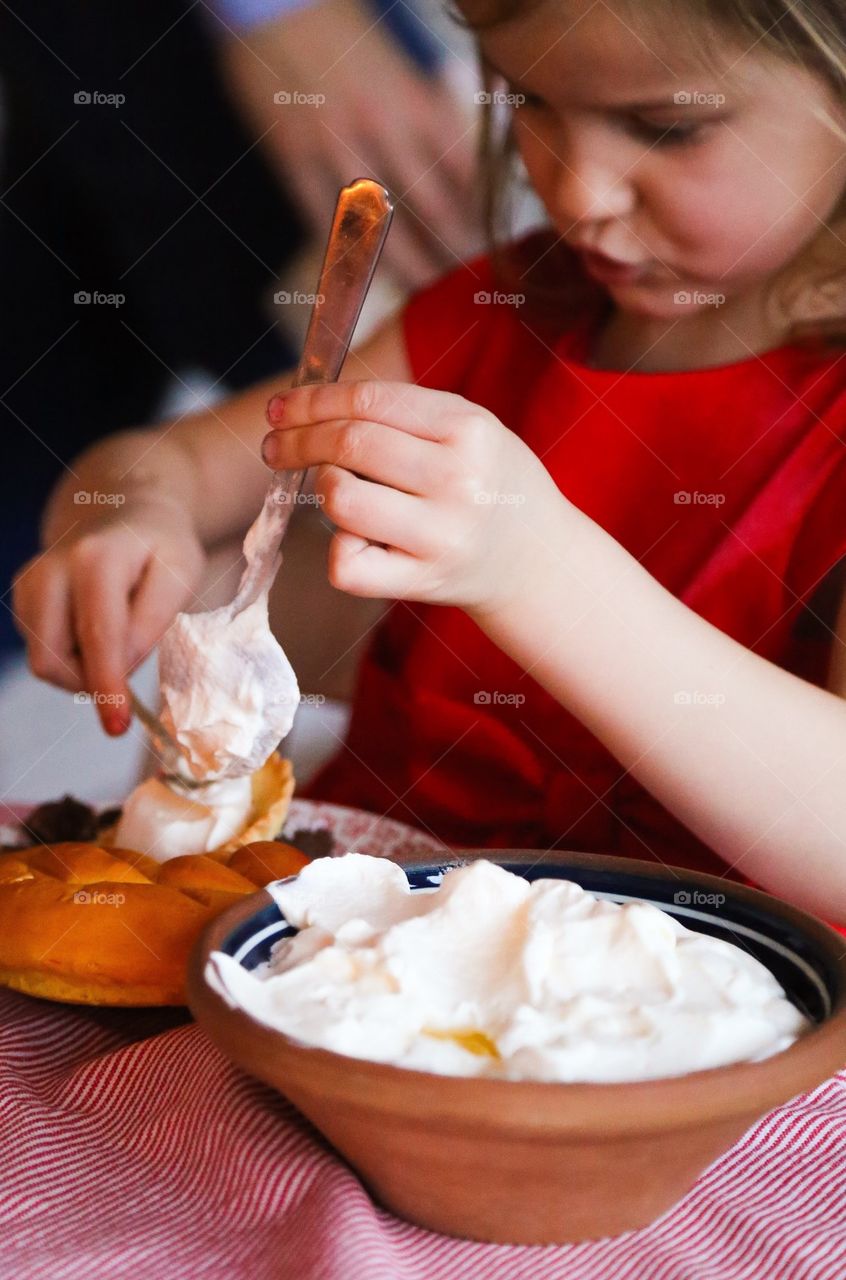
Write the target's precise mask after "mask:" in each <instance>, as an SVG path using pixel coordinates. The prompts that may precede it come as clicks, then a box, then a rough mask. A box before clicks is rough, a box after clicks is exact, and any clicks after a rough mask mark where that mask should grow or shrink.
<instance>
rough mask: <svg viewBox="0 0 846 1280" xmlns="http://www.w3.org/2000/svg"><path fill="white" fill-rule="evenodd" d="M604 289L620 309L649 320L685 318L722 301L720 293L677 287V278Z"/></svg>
mask: <svg viewBox="0 0 846 1280" xmlns="http://www.w3.org/2000/svg"><path fill="white" fill-rule="evenodd" d="M606 292H607V293H608V295H609V297H610V298H611V299H612V300H613V302H614V304H615V306H617V307H619V309H620V310H621V311H627V312H629V313H630V314H631V315H638V316H643V317H644V318H645V319H649V320H685V319H687V318H688V317H690V316H692V315H695V314H696V313H697V312H699V311H706V310H709V309H713V308H715V307H718V306H720V305H721V303H722V302H725V298H724V296H723V295H722V294H716V293H714V294H710V293H706V292H705V291H704V290H701V289H692V288H689V289H680V288H679V286H678V283H677V282H676V281H672V282H669V283H666V282H663V281H662V282H661V284H660V285H659V284H657V283H652V284H650V283H648V282H647V281H640V280H638V281H634V282H633V283H632V284H620V285H614V286H613V287H608V286H606Z"/></svg>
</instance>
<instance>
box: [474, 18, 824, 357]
mask: <svg viewBox="0 0 846 1280" xmlns="http://www.w3.org/2000/svg"><path fill="white" fill-rule="evenodd" d="M613 2H614V6H615V8H616V9H617V10H618V11H619V12H620V14H621V17H624V18H625V21H626V22H627V23H628V24H629V25H630V26H633V27H635V29H637V28H638V27H639V28H640V30H641V31H643V30H645V31H647V32H650V31H651V32H652V33H653V34H654V35H656V36H660V35H661V33H662V32H663V33H664V38H666V32H667V31H668V30H669V31H672V32H673V39H674V41H675V43H676V45H678V44H679V43H680V41H682V40H685V41H686V43H687V45H688V47H689V48H690V50H692V51H694V52H695V53H696V55H697V56H698V57H699V58H700V60H701V61H702V63H703V65H706V66H711V68H712V69H714V70H717V71H719V64H718V63H717V62H716V61H715V59H714V58H713V57H709V53H708V50H709V48H711V49H714V50H716V49H717V48H718V40H717V39H715V40H714V41H713V43H712V44H710V45H709V42H708V41H707V40H703V38H702V36H703V31H711V32H713V33H714V35H715V36H716V37H720V36H721V37H722V39H723V41H725V39H726V37H728V38H729V39H730V40H732V41H733V42H738V41H739V42H741V43H744V42H745V43H746V44H748V46H749V47H750V48H751V47H753V46H754V48H755V49H756V50H760V51H761V52H768V53H771V54H774V55H776V56H777V57H780V58H782V59H785V60H786V61H789V62H792V63H794V64H796V65H798V66H801V67H805V68H806V69H808V70H810V71H812V72H814V73H815V74H817V75H819V76H821V77H822V78H823V79H824V80H825V81H826V82H827V83H828V84H829V86H830V87H831V89H832V91H833V93H834V95H835V96H836V98H837V99H838V100H839V101H841V102H842V103H843V104H844V106H846V3H844V0H650V3H648V4H646V3H644V0H613ZM539 3H541V0H454V5H455V6H456V7H454V8H453V15H454V17H455V18H456V20H457V21H458V22H460V23H461V24H462V25H464V26H466V27H469V28H470V29H471V30H472V31H474V32H476V33H479V32H483V31H486V30H489V29H490V28H492V27H496V26H499V25H500V24H502V23H505V22H508V21H510V20H512V19H517V18H520V17H523V16H525V15H527V14H529V13H530V12H531V11H532V10H534V9H536V8H537V7H538V4H539ZM481 70H482V76H483V80H484V85H485V88H486V89H487V90H488V99H491V98H492V97H493V94H492V92H491V91H492V90H493V88H494V85H495V77H494V76H493V75H492V74H491V72H490V69H489V68H488V67H487V66H486V65H485V64H484V63H482V64H481ZM829 123H830V127H831V128H832V129H833V130H834V131H835V132H836V133H837V134H838V136H839V137H841V138H842V140H843V142H844V147H846V135H844V133H843V131H842V130H841V129H840V127H839V126H838V125H837V124H836V122H835V121H834V120H831V121H829ZM480 155H481V165H482V175H483V185H484V191H483V196H484V216H485V226H486V230H487V238H488V247H489V251H490V253H491V257H492V260H493V264H494V267H495V270H496V271H497V274H498V277H499V278H500V279H501V280H502V283H503V286H504V287H508V288H510V289H512V290H513V288H514V287H515V286H516V284H517V281H518V277H519V279H520V282H521V283H520V288H521V289H523V291H524V292H525V293H526V294H527V295H528V297H529V299H530V301H531V302H532V303H533V304H534V307H535V309H536V311H537V312H538V314H539V315H541V316H542V315H543V313H544V312H546V313H547V314H548V315H549V316H550V317H551V316H552V315H556V316H557V318H558V320H559V321H565V322H566V319H567V318H568V316H569V315H572V314H575V313H576V311H577V310H578V309H579V308H584V307H585V306H586V305H591V303H593V304H594V305H595V306H597V307H599V306H601V305H602V303H601V301H600V300H599V299H598V298H597V295H596V290H595V289H593V288H591V286H589V285H587V286H579V287H574V286H573V285H572V284H570V285H569V286H566V285H565V286H564V290H563V291H562V287H561V285H555V286H551V285H550V283H549V281H550V280H551V279H554V278H555V277H556V274H557V273H556V271H555V251H554V250H553V251H552V253H553V257H552V258H550V257H549V256H548V255H545V256H544V258H543V260H542V263H541V264H539V269H538V270H537V271H533V270H532V269H531V264H527V263H525V262H520V260H519V258H518V257H515V255H514V251H513V250H512V249H511V248H510V247H509V245H508V243H507V239H508V215H509V205H508V198H509V196H510V195H511V193H512V191H513V186H514V178H515V174H516V169H517V163H516V162H517V150H516V146H515V144H514V139H513V136H512V132H511V127H510V121H509V123H508V125H507V127H506V128H505V129H501V128H500V129H498V128H497V119H496V112H495V111H494V109H493V108H492V107H491V106H490V105H487V106H486V107H485V108H484V114H483V119H482V130H481V138H480ZM838 223H846V190H845V191H844V193H843V195H842V196H841V199H840V200H839V202H838V204H837V206H836V208H835V209H834V211H833V212H832V214H831V215H830V216H829V219H828V222H827V224H826V225H827V228H828V230H829V233H830V234H829V237H828V240H829V243H828V244H821V245H820V250H821V252H819V253H817V254H816V255H815V254H814V252H813V251H811V253H810V255H809V262H808V266H809V268H810V270H811V271H812V273H813V280H812V281H811V284H812V287H813V289H814V290H815V291H816V294H817V296H818V298H819V300H820V302H821V304H823V310H824V309H825V302H826V300H827V299H830V298H836V299H840V298H842V299H843V306H844V314H842V315H840V314H834V315H828V316H823V317H822V318H819V317H816V318H813V319H804V320H803V319H801V318H800V319H791V316H792V313H793V312H794V304H795V285H796V282H793V286H791V285H790V284H788V285H786V286H785V287H784V289H783V290H782V296H780V297H779V299H778V301H777V305H779V306H780V307H781V309H782V313H783V314H784V315H785V317H786V318H788V324H789V328H790V335H791V337H792V339H793V340H795V341H801V340H803V339H809V340H815V339H818V338H823V339H825V340H826V341H828V342H830V343H834V344H837V345H840V344H843V345H846V228H842V229H843V230H844V236H843V239H841V238H840V236H839V235H838V233H837V230H836V228H837V225H838ZM503 239H505V241H506V243H503ZM838 250H839V254H838V252H837V251H838ZM832 256H834V257H835V258H836V259H839V260H838V261H837V262H836V263H835V265H832ZM815 257H816V261H814V258H815ZM527 269H528V274H526V271H527ZM568 277H572V271H571V270H569V271H564V272H562V277H561V278H562V280H567V279H568ZM808 283H809V280H808V277H807V276H806V278H805V281H804V287H805V289H807V286H808ZM799 285H800V288H801V287H802V282H799ZM791 288H793V294H792V295H791Z"/></svg>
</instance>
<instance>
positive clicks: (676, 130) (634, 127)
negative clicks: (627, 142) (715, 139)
mask: <svg viewBox="0 0 846 1280" xmlns="http://www.w3.org/2000/svg"><path fill="white" fill-rule="evenodd" d="M625 125H626V128H627V129H628V130H629V132H631V133H633V134H635V135H636V136H637V137H638V138H642V139H644V140H645V141H647V142H651V143H652V145H653V146H656V147H683V146H686V145H688V144H690V143H692V142H699V141H700V140H701V138H702V136H703V132H704V129H705V123H704V122H703V121H701V120H692V121H689V122H688V123H687V124H682V123H681V122H679V121H676V123H675V124H653V123H652V122H651V121H649V120H644V119H642V117H640V116H632V117H630V118H629V119H628V120H627V121H626V122H625Z"/></svg>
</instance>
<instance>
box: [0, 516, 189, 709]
mask: <svg viewBox="0 0 846 1280" xmlns="http://www.w3.org/2000/svg"><path fill="white" fill-rule="evenodd" d="M204 562H205V555H204V552H203V550H202V547H201V546H200V543H199V541H198V540H197V538H196V536H195V534H194V533H193V530H192V527H191V524H190V521H189V520H188V519H187V517H186V516H185V515H184V514H183V513H182V512H181V511H180V510H179V509H178V508H176V507H174V506H172V505H171V504H169V503H153V502H151V503H149V504H144V505H143V506H138V507H137V508H136V509H134V510H133V511H131V512H130V511H122V510H120V509H118V510H117V511H116V512H115V514H114V515H109V516H105V517H104V516H102V515H100V514H98V515H97V517H96V522H95V521H94V520H89V521H88V522H86V524H85V525H84V526H83V528H82V529H81V531H80V530H77V531H75V532H74V533H73V534H69V535H68V536H66V537H65V538H64V539H61V540H60V541H59V542H57V543H56V544H55V545H54V546H52V547H51V548H49V549H48V550H47V551H45V552H43V553H42V554H41V555H38V556H36V557H35V558H34V559H32V560H30V561H29V563H28V564H25V565H24V567H23V568H22V569H21V570H20V572H19V573H18V574H17V576H16V578H15V583H14V609H15V620H16V623H17V626H18V630H19V631H20V633H21V635H22V636H23V638H24V640H25V641H26V646H27V656H28V659H29V665H30V667H31V668H32V671H33V672H34V673H35V675H37V676H40V677H41V678H42V679H44V680H49V681H50V682H51V683H52V684H57V685H59V686H60V687H61V688H63V689H72V690H79V691H83V690H85V691H86V692H88V693H90V694H92V695H93V697H94V701H95V704H96V707H97V712H98V714H99V716H100V719H101V721H102V723H103V727H104V728H105V730H106V732H107V733H112V734H119V733H123V732H124V730H125V729H126V728H127V727H128V725H129V722H130V720H131V718H132V713H131V709H130V705H129V689H128V686H127V683H126V680H127V676H128V675H129V673H130V672H131V671H132V670H133V668H134V667H136V666H137V665H138V663H139V662H140V661H141V659H142V658H143V657H145V656H146V654H147V653H148V652H149V651H150V649H151V648H152V647H153V645H154V644H155V643H156V641H157V640H158V639H159V637H160V636H161V634H162V632H163V631H164V630H165V629H166V627H167V626H168V625H169V624H170V622H171V621H172V619H173V617H174V615H175V614H176V613H177V612H178V611H179V610H180V609H181V608H182V607H183V605H185V604H186V603H187V602H188V601H189V600H190V598H191V596H192V594H193V592H194V590H195V588H196V586H197V584H198V582H199V579H200V574H201V572H202V567H203V564H204Z"/></svg>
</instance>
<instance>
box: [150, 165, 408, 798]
mask: <svg viewBox="0 0 846 1280" xmlns="http://www.w3.org/2000/svg"><path fill="white" fill-rule="evenodd" d="M392 215H393V203H392V201H391V198H390V196H389V195H388V192H387V191H386V190H385V188H384V187H382V186H381V185H380V184H379V183H377V182H373V181H371V180H370V179H369V178H359V179H357V180H356V181H355V182H353V183H351V184H350V185H349V186H348V187H344V188H342V190H341V192H340V194H339V196H338V203H337V206H336V208H335V216H334V219H333V221H332V228H331V230H330V233H329V240H328V244H327V248H326V255H325V257H324V260H323V266H322V269H321V272H320V279H319V281H318V287H317V294H316V301H315V304H314V307H313V310H312V313H311V318H310V321H309V326H308V332H307V334H306V339H305V344H304V346H303V352H302V356H301V359H300V363H299V366H298V369H297V373H296V376H295V378H294V380H293V384H292V385H293V386H295V387H299V386H305V385H307V384H312V383H319V382H335V381H336V380H337V378H338V376H339V374H340V372H341V368H342V366H343V363H344V360H345V358H346V355H347V352H348V350H349V346H350V342H351V341H352V336H353V332H354V330H355V326H356V323H357V321H358V317H359V314H360V312H361V308H362V305H363V303H364V299H365V297H366V296H367V291H368V289H369V288H370V283H371V281H372V279H373V273H374V271H375V269H376V264H377V262H378V260H379V256H380V254H381V251H382V247H383V245H384V242H385V237H386V236H387V233H388V228H389V226H390V222H391V217H392ZM304 478H305V471H304V470H302V471H289V472H277V473H274V476H273V479H272V480H271V483H270V486H269V488H268V490H267V494H266V495H265V499H264V503H263V505H262V508H261V511H260V512H259V514H258V516H257V517H256V519H255V521H254V522H253V524H252V525H251V526H250V528H249V530H248V531H247V536H246V538H245V540H244V555H245V557H246V561H247V563H246V567H245V569H244V571H243V574H242V575H241V580H240V583H239V585H238V590H237V592H236V594H235V598H234V599H233V600H232V602H231V604H229V605H227V606H225V608H224V610H215V611H213V612H215V613H218V614H220V615H221V618H220V621H221V623H222V624H225V623H226V622H231V621H232V620H233V619H234V618H235V617H236V616H237V615H238V614H239V613H241V612H242V611H243V610H244V609H246V608H248V607H249V606H250V605H251V604H252V603H253V602H254V601H255V600H256V599H257V598H258V597H259V595H261V594H262V592H264V591H266V590H268V588H269V587H270V585H271V583H272V582H273V580H274V578H275V577H276V574H277V572H278V569H279V566H280V564H281V562H282V553H281V550H280V547H281V543H282V539H283V537H284V536H285V531H286V530H287V528H288V523H289V521H290V518H291V513H292V511H293V509H294V506H295V504H296V501H297V497H298V495H299V492H300V489H301V488H302V484H303V480H304ZM171 640H172V629H170V630H168V631H167V632H165V634H164V636H163V637H162V639H161V642H160V645H159V667H160V671H161V672H165V671H168V672H173V671H174V670H178V663H177V662H176V661H174V658H175V653H174V648H173V645H172V643H171ZM252 657H253V655H250V654H249V652H248V651H244V652H243V653H242V658H243V660H244V662H246V663H249V662H250V660H251V658H252ZM253 660H254V662H255V663H256V664H257V665H258V664H259V663H260V658H259V657H258V656H256V657H255V658H254V659H253ZM201 661H202V657H200V658H198V659H197V662H201ZM196 670H197V666H196V665H195V667H194V668H193V671H192V673H189V678H190V675H191V674H194V673H196ZM177 678H178V677H177ZM134 705H135V707H136V710H138V712H139V719H142V720H143V721H144V723H145V724H147V725H148V726H152V734H153V740H154V742H155V744H156V746H157V747H158V748H159V750H160V751H161V754H162V757H163V760H164V761H165V762H166V763H165V767H166V768H167V769H171V767H172V768H173V770H174V771H176V769H177V763H178V761H179V760H180V758H181V757H182V752H181V750H180V747H179V746H178V744H177V743H176V742H174V740H173V738H172V737H170V735H169V734H168V733H167V732H166V731H165V729H164V726H163V725H162V724H161V723H160V722H159V721H158V720H157V718H156V717H154V716H152V713H150V712H149V711H147V710H146V708H141V709H140V710H139V706H140V704H139V703H138V700H137V698H135V699H134ZM154 722H155V724H154ZM275 746H276V743H275V742H272V743H270V745H269V747H268V750H267V752H266V755H269V754H270V751H272V750H273V749H274V747H275ZM263 749H264V744H263V743H259V744H257V754H261V752H262V751H263ZM266 755H265V757H264V758H266ZM183 775H184V771H179V780H180V782H182V780H183ZM201 785H203V784H201Z"/></svg>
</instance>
